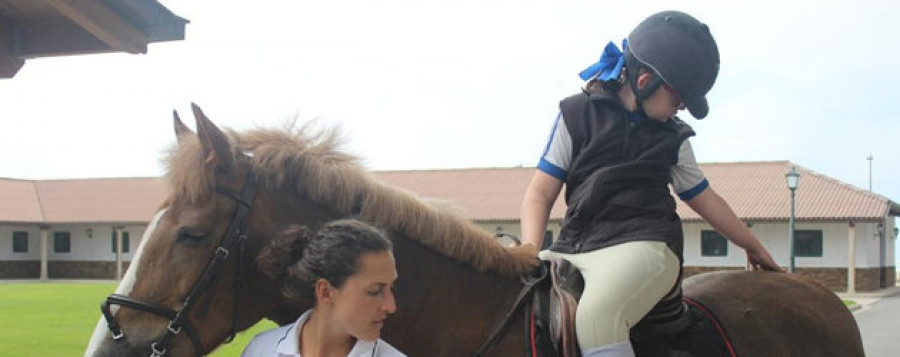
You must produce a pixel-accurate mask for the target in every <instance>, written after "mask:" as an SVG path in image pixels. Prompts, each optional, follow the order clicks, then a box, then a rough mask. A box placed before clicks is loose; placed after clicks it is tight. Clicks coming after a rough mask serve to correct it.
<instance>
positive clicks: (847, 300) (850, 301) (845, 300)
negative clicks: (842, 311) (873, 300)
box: [842, 299, 856, 307]
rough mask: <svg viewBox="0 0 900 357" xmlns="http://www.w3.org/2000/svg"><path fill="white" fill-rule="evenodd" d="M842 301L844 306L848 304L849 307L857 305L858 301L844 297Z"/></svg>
mask: <svg viewBox="0 0 900 357" xmlns="http://www.w3.org/2000/svg"><path fill="white" fill-rule="evenodd" d="M842 301H843V302H844V306H847V307H850V306H853V305H856V301H853V300H849V299H843V300H842Z"/></svg>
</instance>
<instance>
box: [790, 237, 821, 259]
mask: <svg viewBox="0 0 900 357" xmlns="http://www.w3.org/2000/svg"><path fill="white" fill-rule="evenodd" d="M794 256H797V257H821V256H822V231H794Z"/></svg>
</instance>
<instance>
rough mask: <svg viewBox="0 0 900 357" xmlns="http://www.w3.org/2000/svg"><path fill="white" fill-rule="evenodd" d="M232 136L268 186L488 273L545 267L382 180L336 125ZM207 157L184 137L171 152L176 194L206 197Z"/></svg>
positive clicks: (169, 177)
mask: <svg viewBox="0 0 900 357" xmlns="http://www.w3.org/2000/svg"><path fill="white" fill-rule="evenodd" d="M226 133H227V136H228V137H229V140H230V142H231V144H232V149H233V151H234V155H236V157H240V156H241V155H242V154H243V153H247V155H248V157H249V159H248V160H246V161H249V167H250V169H251V170H252V171H253V172H254V173H255V174H256V175H257V177H258V178H259V180H260V184H264V185H267V186H269V187H273V188H277V189H282V190H290V191H288V192H290V193H291V194H297V195H300V196H299V197H303V199H305V200H308V201H310V202H312V203H314V204H316V205H318V206H320V207H327V208H329V209H331V210H333V211H334V212H336V213H338V214H339V215H343V216H350V215H358V216H357V218H359V219H362V220H367V221H371V222H372V223H374V224H375V225H377V226H381V227H383V228H385V229H388V230H392V231H395V232H397V233H400V234H401V235H402V236H404V237H406V238H408V239H410V240H413V241H417V242H419V243H420V244H422V245H424V246H426V247H428V248H430V249H432V250H434V251H435V252H437V253H439V254H442V255H445V256H447V257H450V258H453V259H454V260H456V261H458V262H460V263H463V264H468V265H471V266H472V267H473V268H475V269H477V270H479V271H481V272H493V273H496V274H500V275H508V276H518V275H522V274H526V273H528V272H529V271H531V269H533V268H534V267H535V266H536V265H537V258H536V252H535V250H534V249H533V248H531V247H530V246H522V247H516V248H506V247H504V246H502V245H501V244H499V243H498V242H497V241H496V240H494V238H493V235H492V234H491V233H490V232H488V231H486V230H484V229H482V228H481V227H478V226H477V225H475V224H474V223H473V222H471V221H470V220H468V219H466V218H465V217H463V216H462V215H461V214H459V213H458V212H457V211H456V210H455V209H453V208H452V207H450V206H449V205H447V204H438V203H436V202H431V201H426V200H424V199H421V198H419V197H417V196H416V195H414V194H412V193H410V192H408V191H406V190H403V189H400V188H397V187H393V186H390V185H387V184H385V183H383V182H380V181H378V180H377V179H376V178H375V177H374V176H373V175H372V174H371V173H370V172H368V171H367V170H365V169H364V168H363V166H362V165H361V164H360V163H359V159H358V158H357V157H355V156H353V155H350V154H347V153H345V152H343V151H341V146H342V144H343V142H344V140H343V138H342V136H341V135H340V132H339V130H338V129H337V128H335V127H330V128H315V127H313V126H312V125H304V126H300V127H298V126H297V125H296V124H295V123H288V124H287V125H285V126H284V128H281V129H266V128H257V129H252V130H248V131H245V132H241V133H238V132H235V131H233V130H227V131H226ZM202 155H203V149H202V148H201V146H200V143H199V140H197V138H196V136H194V135H192V136H191V137H190V138H179V145H178V147H176V148H174V149H172V150H170V152H169V155H168V159H167V167H168V170H167V173H166V181H167V182H168V184H169V186H170V188H171V190H172V192H173V193H174V194H177V195H180V196H181V197H185V198H186V199H199V198H200V197H203V195H206V194H208V193H209V190H210V187H211V186H212V185H213V184H214V182H213V180H214V177H213V173H212V172H211V171H213V170H209V169H199V170H198V168H203V167H205V164H204V160H205V158H204V157H202Z"/></svg>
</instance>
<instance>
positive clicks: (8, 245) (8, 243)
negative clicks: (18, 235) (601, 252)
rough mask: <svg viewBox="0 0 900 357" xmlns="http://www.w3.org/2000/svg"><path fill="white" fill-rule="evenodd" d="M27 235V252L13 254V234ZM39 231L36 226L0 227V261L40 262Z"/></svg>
mask: <svg viewBox="0 0 900 357" xmlns="http://www.w3.org/2000/svg"><path fill="white" fill-rule="evenodd" d="M19 231H21V232H27V233H28V252H25V253H13V232H19ZM40 259H41V230H40V229H39V228H38V227H37V226H29V225H2V226H0V260H40Z"/></svg>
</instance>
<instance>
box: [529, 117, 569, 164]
mask: <svg viewBox="0 0 900 357" xmlns="http://www.w3.org/2000/svg"><path fill="white" fill-rule="evenodd" d="M571 165H572V136H571V135H570V134H569V129H568V128H566V121H565V120H563V116H562V112H560V113H559V114H558V115H557V116H556V122H555V123H554V124H553V130H552V131H551V132H550V138H549V139H548V140H547V146H546V147H545V148H544V152H543V154H541V160H540V162H538V167H537V168H538V170H541V171H543V172H544V173H546V174H548V175H550V176H553V177H555V178H556V179H558V180H560V181H566V176H567V175H568V171H569V167H570V166H571Z"/></svg>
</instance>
